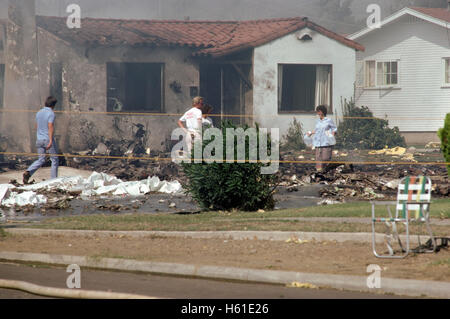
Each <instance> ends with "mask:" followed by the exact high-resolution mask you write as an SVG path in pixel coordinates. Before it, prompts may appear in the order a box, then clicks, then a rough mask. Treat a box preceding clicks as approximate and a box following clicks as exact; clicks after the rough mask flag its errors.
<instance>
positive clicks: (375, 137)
mask: <svg viewBox="0 0 450 319" xmlns="http://www.w3.org/2000/svg"><path fill="white" fill-rule="evenodd" d="M343 111H344V120H343V122H341V123H340V125H339V131H338V134H337V135H336V137H337V138H336V145H337V147H342V148H359V149H382V148H384V147H385V146H388V147H395V146H401V147H406V141H405V138H404V137H403V136H401V135H400V131H399V129H398V127H394V128H390V127H389V122H388V121H387V120H382V119H378V118H374V116H373V113H372V112H371V111H370V110H369V108H368V107H365V106H362V107H357V106H355V103H354V101H353V100H350V101H347V100H344V101H343ZM366 118H367V119H366Z"/></svg>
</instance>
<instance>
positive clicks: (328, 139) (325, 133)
mask: <svg viewBox="0 0 450 319" xmlns="http://www.w3.org/2000/svg"><path fill="white" fill-rule="evenodd" d="M316 112H317V115H318V116H319V118H318V119H317V122H316V127H315V129H314V131H312V132H308V136H311V135H314V136H313V146H314V147H315V148H316V169H317V171H319V172H320V171H322V169H323V167H324V166H325V165H324V164H325V163H323V162H329V161H331V156H332V153H333V145H334V144H336V140H335V139H334V136H335V135H336V132H337V127H336V125H335V124H334V122H333V120H332V119H330V118H327V117H326V116H327V107H326V106H325V105H319V106H318V107H317V108H316Z"/></svg>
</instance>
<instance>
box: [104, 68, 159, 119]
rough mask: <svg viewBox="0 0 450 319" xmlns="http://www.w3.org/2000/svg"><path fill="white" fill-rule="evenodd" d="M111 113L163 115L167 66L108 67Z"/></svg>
mask: <svg viewBox="0 0 450 319" xmlns="http://www.w3.org/2000/svg"><path fill="white" fill-rule="evenodd" d="M106 69H107V70H106V72H107V78H108V79H107V87H108V92H107V99H108V102H107V110H108V112H133V111H138V112H162V111H163V96H164V95H163V88H164V85H163V83H164V79H163V75H164V64H162V63H107V67H106Z"/></svg>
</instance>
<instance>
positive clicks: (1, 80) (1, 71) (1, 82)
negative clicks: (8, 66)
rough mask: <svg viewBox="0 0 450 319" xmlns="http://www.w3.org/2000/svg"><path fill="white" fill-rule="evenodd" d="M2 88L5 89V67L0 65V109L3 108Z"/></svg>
mask: <svg viewBox="0 0 450 319" xmlns="http://www.w3.org/2000/svg"><path fill="white" fill-rule="evenodd" d="M4 87H5V65H4V64H0V108H3V92H4Z"/></svg>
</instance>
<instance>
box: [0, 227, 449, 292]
mask: <svg viewBox="0 0 450 319" xmlns="http://www.w3.org/2000/svg"><path fill="white" fill-rule="evenodd" d="M5 231H6V232H7V233H9V234H16V235H30V236H45V235H56V236H70V237H77V236H78V237H116V236H129V237H130V238H145V237H151V236H161V237H181V238H203V239H205V238H206V239H207V238H223V239H232V240H244V239H249V240H275V241H284V240H287V239H292V238H298V239H301V240H313V239H314V240H316V241H333V240H336V241H337V242H345V241H358V242H370V241H371V240H372V237H371V236H372V234H370V233H306V232H280V231H278V232H263V231H246V232H243V231H224V232H162V231H131V232H128V231H76V230H45V229H17V228H10V229H5ZM377 240H380V241H381V242H382V241H383V235H381V234H377ZM368 249H370V246H368ZM0 260H4V261H19V262H33V263H43V264H52V265H60V266H67V265H70V264H77V265H79V266H80V267H86V268H93V269H105V270H118V271H133V272H136V271H137V272H144V273H153V274H165V275H178V276H192V277H201V278H211V279H226V280H239V281H249V282H262V283H272V284H283V285H285V284H291V283H293V282H300V283H308V284H312V285H315V286H318V287H323V288H336V289H346V290H353V291H363V292H371V293H394V294H399V295H405V296H427V297H433V298H450V283H449V282H437V281H420V280H406V279H394V278H382V279H381V288H379V289H369V288H368V287H367V277H363V276H347V275H332V274H316V273H300V272H292V271H273V270H259V269H247V268H236V267H218V266H207V265H202V266H198V265H190V264H177V263H163V262H147V261H137V260H127V259H113V258H92V257H91V258H89V257H83V256H66V255H48V254H34V253H18V252H0Z"/></svg>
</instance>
